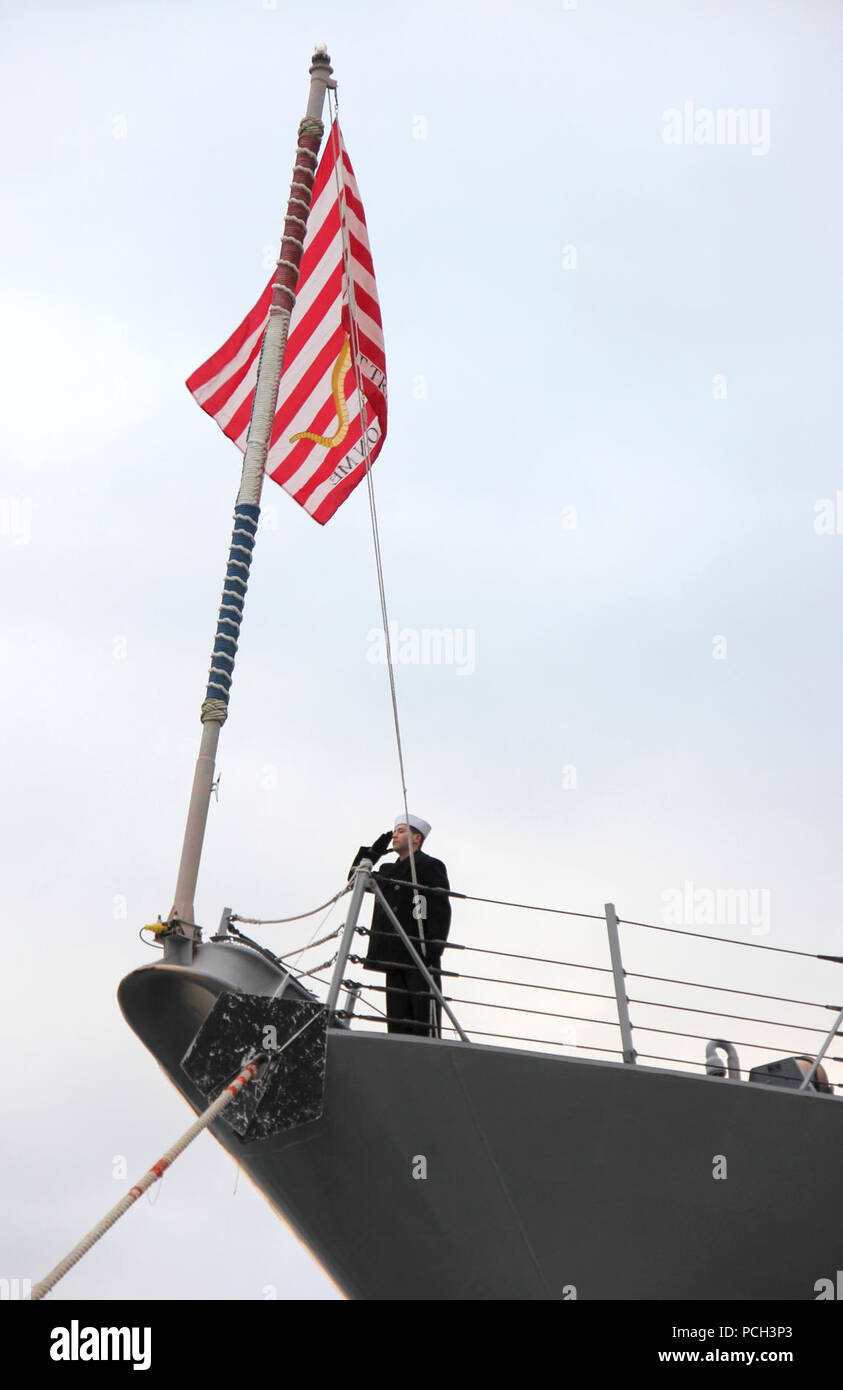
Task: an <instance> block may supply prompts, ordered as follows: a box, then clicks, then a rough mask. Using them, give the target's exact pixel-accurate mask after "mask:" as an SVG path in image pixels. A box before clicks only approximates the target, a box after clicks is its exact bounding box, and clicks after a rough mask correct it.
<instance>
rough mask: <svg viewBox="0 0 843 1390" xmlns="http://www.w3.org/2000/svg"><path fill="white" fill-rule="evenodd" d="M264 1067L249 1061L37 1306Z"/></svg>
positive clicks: (39, 1289)
mask: <svg viewBox="0 0 843 1390" xmlns="http://www.w3.org/2000/svg"><path fill="white" fill-rule="evenodd" d="M285 1046H286V1044H285ZM262 1065H263V1062H262V1061H257V1060H256V1061H254V1062H249V1063H248V1065H247V1066H245V1067H244V1068H243V1070H242V1072H240V1074H239V1076H237V1077H236V1078H235V1079H234V1081H232V1082H231V1083H230V1084H229V1085H228V1086H226V1087H225V1088H224V1089H223V1090H222V1091H221V1092H220V1094H219V1095H218V1096H217V1098H216V1100H215V1101H212V1102H211V1104H210V1105H209V1106H208V1108H207V1110H203V1111H202V1114H201V1115H199V1116H198V1117H197V1119H196V1120H194V1122H193V1124H192V1125H191V1126H190V1129H189V1130H187V1131H186V1133H185V1134H183V1135H182V1137H181V1139H179V1141H178V1143H176V1144H174V1145H173V1147H172V1148H171V1149H168V1150H167V1152H166V1153H165V1154H164V1156H163V1158H159V1160H158V1162H157V1163H153V1165H152V1167H151V1168H150V1169H149V1171H148V1172H147V1173H145V1174H144V1176H143V1177H142V1178H141V1180H140V1182H139V1183H136V1184H135V1186H134V1187H133V1188H131V1189H130V1191H128V1192H127V1193H126V1195H125V1197H122V1198H121V1200H120V1201H119V1202H118V1203H117V1205H116V1207H112V1209H111V1211H110V1212H109V1213H108V1215H107V1216H104V1217H103V1219H102V1221H100V1222H99V1224H98V1225H96V1226H95V1227H94V1229H93V1230H92V1231H89V1232H88V1234H87V1235H86V1236H85V1237H84V1238H83V1239H82V1240H80V1241H79V1244H78V1245H75V1246H74V1248H73V1249H72V1250H71V1252H70V1254H69V1255H66V1256H65V1257H64V1259H63V1260H62V1261H61V1262H60V1263H59V1264H57V1265H56V1267H55V1269H53V1270H51V1272H50V1273H49V1274H48V1275H47V1277H46V1278H45V1279H42V1280H41V1282H40V1284H36V1285H35V1287H34V1288H33V1289H32V1291H31V1293H30V1294H29V1295H28V1297H29V1299H30V1300H31V1301H32V1302H33V1303H34V1302H36V1301H37V1300H38V1299H41V1298H43V1297H44V1296H45V1294H48V1293H49V1292H50V1290H51V1289H52V1288H54V1287H55V1285H56V1284H57V1283H58V1282H59V1280H60V1279H63V1278H64V1276H65V1274H67V1272H68V1270H70V1269H72V1268H73V1266H74V1265H75V1264H77V1263H78V1261H79V1260H81V1259H82V1256H83V1255H87V1253H88V1251H89V1250H90V1249H91V1247H92V1246H93V1245H96V1243H97V1241H98V1240H101V1239H102V1237H103V1236H104V1235H105V1233H106V1231H107V1230H108V1229H109V1228H110V1227H111V1226H113V1225H114V1223H115V1221H119V1219H120V1217H121V1216H122V1215H123V1213H124V1212H127V1211H128V1210H129V1207H131V1206H134V1204H135V1202H136V1201H137V1200H138V1198H139V1197H142V1196H143V1194H144V1192H146V1190H147V1188H149V1187H151V1186H152V1184H153V1183H154V1182H158V1180H159V1178H161V1177H163V1176H164V1173H165V1172H166V1170H167V1169H168V1168H169V1167H170V1166H171V1165H172V1164H173V1163H175V1161H176V1159H177V1158H178V1156H179V1154H180V1153H183V1152H184V1150H185V1149H186V1148H187V1146H188V1144H191V1143H192V1142H193V1140H194V1139H195V1138H196V1136H197V1134H201V1133H202V1130H203V1129H207V1128H208V1125H210V1124H213V1122H214V1120H215V1119H217V1117H218V1116H219V1115H221V1114H222V1112H223V1110H225V1108H226V1106H227V1105H230V1104H231V1102H232V1101H233V1100H234V1098H235V1096H237V1095H239V1093H240V1092H241V1091H242V1090H243V1087H244V1086H248V1084H249V1082H250V1081H254V1079H255V1077H256V1076H257V1075H258V1072H259V1071H260V1069H261V1066H262Z"/></svg>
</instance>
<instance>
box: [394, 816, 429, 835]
mask: <svg viewBox="0 0 843 1390" xmlns="http://www.w3.org/2000/svg"><path fill="white" fill-rule="evenodd" d="M399 825H409V826H410V827H411V829H413V830H418V832H419V834H420V835H421V836H422V839H424V840H426V839H427V837H428V835H429V834H430V823H429V822H428V821H426V820H422V818H421V816H405V815H404V812H403V811H401V812H400V814H399V815H397V816H396V817H395V825H394V827H393V829H395V830H397V829H398V827H399Z"/></svg>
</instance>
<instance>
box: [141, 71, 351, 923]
mask: <svg viewBox="0 0 843 1390" xmlns="http://www.w3.org/2000/svg"><path fill="white" fill-rule="evenodd" d="M332 71H333V69H332V67H331V60H330V58H329V57H328V54H327V52H326V51H325V45H324V44H319V45H317V47H316V51H315V53H314V55H313V59H312V62H311V66H310V96H309V99H308V103H307V111H306V113H305V115H304V117H303V119H302V120H301V121H300V122H299V134H298V143H297V145H296V160H295V166H294V169H293V181H292V185H291V187H290V196H289V199H288V202H287V214H286V218H285V221H284V235H283V237H282V240H281V251H280V253H279V257H278V264H277V267H276V273H275V278H274V279H273V282H272V303H271V307H270V310H269V322H268V323H267V326H266V332H265V334H264V338H263V343H262V345H261V353H260V361H259V364H258V377H257V384H256V386H255V399H254V404H253V406H252V418H251V421H250V423H249V434H248V437H247V441H246V452H245V455H244V458H243V472H242V475H241V478H240V490H239V492H238V494H237V501H236V504H235V507H234V527H233V530H232V533H231V545H230V548H229V552H228V565H227V567H226V572H225V581H224V583H223V591H222V601H221V603H220V610H219V617H218V619H217V630H216V635H215V638H214V648H213V652H212V654H211V669H210V672H209V674H208V687H207V691H206V694H205V699H204V701H203V704H202V714H201V718H202V739H201V742H200V745H199V756H198V758H197V760H196V770H195V772H194V774H193V789H192V791H191V794H190V805H189V807H188V812H187V825H186V827H185V832H184V843H183V845H182V852H181V860H180V863H179V872H178V880H177V882H176V893H175V901H174V902H173V906H172V908H171V910H170V916H169V918H168V921H167V926H168V927H169V929H170V932H171V933H174V934H178V935H181V936H182V937H187V938H190V939H194V938H196V937H197V936H198V928H197V927H196V925H195V923H194V920H193V919H194V906H193V899H194V894H195V892H196V881H197V878H198V877H199V861H200V859H201V857H202V843H203V841H204V838H205V825H206V823H207V819H208V807H209V804H210V800H211V789H212V786H213V781H214V767H215V763H216V753H217V744H218V743H219V736H220V729H221V728H222V726H223V724H224V723H225V721H226V718H227V717H228V697H229V693H230V690H231V678H232V675H233V672H234V657H235V654H236V652H237V639H238V637H239V635H240V623H241V621H242V618H243V603H244V600H245V597H246V586H247V584H248V582H249V570H250V567H251V563H252V551H253V549H254V544H255V534H256V532H257V528H258V518H259V516H260V497H261V487H262V485H263V475H264V469H265V467H266V457H267V454H268V452H269V444H270V437H271V434H272V426H273V422H274V420H275V410H276V405H277V402H278V386H279V383H280V380H281V370H282V368H283V365H284V352H285V349H286V346H287V332H288V329H289V326H290V315H291V313H292V310H293V305H294V304H295V302H296V285H297V284H298V278H299V266H300V264H301V255H302V250H303V247H304V234H305V229H306V226H307V215H308V212H309V211H310V200H311V196H312V193H313V179H314V175H315V173H316V164H317V159H318V155H319V146H320V144H321V142H322V133H323V129H324V127H323V124H322V107H323V104H324V101H325V92H326V90H327V88H328V87H334V86H335V85H336V84H335V82H333V80H332V78H331V73H332Z"/></svg>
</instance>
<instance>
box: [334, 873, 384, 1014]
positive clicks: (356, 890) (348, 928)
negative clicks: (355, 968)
mask: <svg viewBox="0 0 843 1390" xmlns="http://www.w3.org/2000/svg"><path fill="white" fill-rule="evenodd" d="M373 868H374V864H373V863H372V860H371V859H361V861H360V863H359V864H358V865H357V868H356V869H355V871H354V887H353V889H352V890H351V902H350V903H349V906H348V916H347V917H346V919H345V929H344V930H343V934H342V940H341V941H340V949H339V951H338V952H337V963H336V965H335V966H334V973H333V975H332V976H331V988H330V990H329V991H328V1003H327V1009H328V1018H329V1019H330V1017H331V1015H332V1014H333V1013H335V1012H336V1007H337V999H338V998H339V993H340V986H341V985H342V979H343V975H344V973H345V967H346V964H347V963H348V953H349V951H350V950H351V943H352V941H353V940H354V933H355V932H356V930H357V919H358V917H359V916H360V909H361V907H362V906H363V897H364V895H365V893H366V889H367V888H368V887H369V886H370V884H371V877H370V875H371V871H372V869H373Z"/></svg>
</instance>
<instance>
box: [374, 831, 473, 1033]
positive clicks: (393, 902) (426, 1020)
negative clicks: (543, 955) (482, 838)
mask: <svg viewBox="0 0 843 1390" xmlns="http://www.w3.org/2000/svg"><path fill="white" fill-rule="evenodd" d="M429 834H430V825H429V823H428V822H427V821H426V820H423V819H422V817H421V816H410V817H409V822H408V819H407V817H406V816H405V815H404V814H403V813H402V814H400V815H398V816H396V817H395V829H394V831H393V833H392V834H391V835H390V833H389V831H387V832H386V833H385V834H383V835H381V836H380V837H379V839H377V840H376V841H375V843H374V844H373V845H372V846H371V848H363V849H361V850H360V851H359V852H358V855H357V858H356V859H355V861H354V862H355V864H357V863H359V861H360V859H361V858H363V857H365V858H367V859H371V860H372V862H373V863H376V862H377V861H378V859H380V858H381V857H382V855H384V854H386V853H387V852H388V850H389V846H390V841H391V844H392V849H393V851H394V852H395V853H396V854H397V855H398V858H397V860H396V861H395V863H392V864H385V865H384V867H383V868H382V869H381V870H380V871H379V872H378V875H377V878H378V883H379V885H380V888H381V891H382V893H383V895H384V897H385V898H386V901H387V902H388V903H389V906H390V907H391V908H392V911H393V912H394V913H395V916H396V917H397V918H398V921H399V922H400V923H401V925H402V927H403V928H404V930H405V932H406V933H407V936H408V937H409V938H410V940H411V941H412V943H413V946H414V948H415V950H416V951H418V953H419V955H420V956H421V958H422V960H423V961H424V962H425V964H426V965H427V967H428V970H429V971H430V973H431V975H432V976H433V979H434V980H435V981H436V985H437V988H439V989H441V985H440V973H439V965H440V962H441V960H442V951H443V949H444V946H445V941H446V939H447V936H448V928H449V927H450V925H451V901H450V898H448V897H447V895H446V894H445V893H425V891H424V890H425V888H445V889H448V888H450V884H449V883H448V871H447V869H446V868H445V865H444V864H443V863H442V861H441V859H434V858H432V856H431V855H429V854H425V853H424V852H423V851H422V845H423V844H424V843H425V841H426V840H427V837H428V835H429ZM411 844H412V847H413V860H414V861H415V870H416V883H417V884H418V885H419V891H418V893H417V894H416V893H414V892H413V889H412V888H399V887H397V886H396V883H397V882H402V883H409V884H412V881H413V874H412V865H411V859H410V845H411ZM414 899H415V903H414ZM364 968H365V969H366V970H380V971H383V972H384V974H385V975H386V1016H387V1028H388V1030H389V1032H390V1033H413V1034H416V1035H417V1036H421V1037H438V1036H439V1031H440V1006H439V1004H438V1003H437V1001H436V1000H435V999H434V998H433V995H432V993H431V990H430V986H429V985H428V982H427V980H426V979H425V977H424V975H423V974H422V972H421V971H420V970H419V969H418V967H417V966H416V965H415V963H414V961H413V959H412V957H411V956H410V953H409V951H408V950H407V948H406V946H405V945H404V942H403V941H402V940H401V937H400V936H399V934H398V932H397V931H396V930H395V927H394V926H393V925H392V923H391V922H390V920H389V918H388V916H387V914H386V913H385V912H384V910H383V907H382V906H381V904H380V902H378V901H377V900H376V901H375V909H374V912H373V913H372V930H371V934H370V936H369V950H368V952H367V955H366V960H365V963H364Z"/></svg>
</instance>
